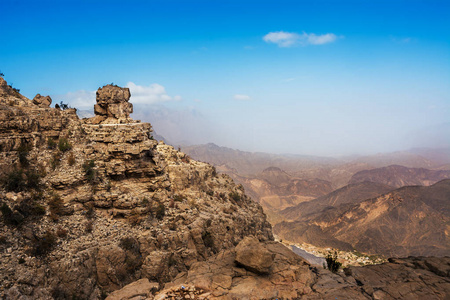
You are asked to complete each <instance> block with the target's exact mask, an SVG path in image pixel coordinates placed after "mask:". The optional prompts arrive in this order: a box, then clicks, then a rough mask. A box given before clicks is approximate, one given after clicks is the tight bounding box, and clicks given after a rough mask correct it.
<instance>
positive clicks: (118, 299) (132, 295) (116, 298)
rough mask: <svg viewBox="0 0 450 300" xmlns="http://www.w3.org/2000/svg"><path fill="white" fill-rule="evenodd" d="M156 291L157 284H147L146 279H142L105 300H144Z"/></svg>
mask: <svg viewBox="0 0 450 300" xmlns="http://www.w3.org/2000/svg"><path fill="white" fill-rule="evenodd" d="M158 289H159V284H158V283H157V282H149V281H148V279H147V278H143V279H139V280H138V281H135V282H132V283H130V284H129V285H126V286H124V287H123V288H122V289H120V290H117V291H114V292H112V293H111V294H109V296H108V297H106V300H126V299H136V298H137V297H142V298H145V297H149V296H150V295H151V292H152V290H158ZM142 298H139V299H142Z"/></svg>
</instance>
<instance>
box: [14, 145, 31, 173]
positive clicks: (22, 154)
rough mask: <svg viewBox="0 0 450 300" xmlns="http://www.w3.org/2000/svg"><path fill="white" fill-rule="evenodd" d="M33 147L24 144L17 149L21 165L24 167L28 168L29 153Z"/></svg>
mask: <svg viewBox="0 0 450 300" xmlns="http://www.w3.org/2000/svg"><path fill="white" fill-rule="evenodd" d="M30 150H31V147H29V146H28V145H27V144H26V143H24V142H22V143H21V144H20V146H19V148H17V156H18V157H19V163H20V165H21V166H22V167H24V168H25V167H28V165H29V162H28V153H29V152H30Z"/></svg>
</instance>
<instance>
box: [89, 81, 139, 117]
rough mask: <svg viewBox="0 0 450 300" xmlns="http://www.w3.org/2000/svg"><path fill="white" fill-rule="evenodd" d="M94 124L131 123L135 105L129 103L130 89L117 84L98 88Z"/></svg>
mask: <svg viewBox="0 0 450 300" xmlns="http://www.w3.org/2000/svg"><path fill="white" fill-rule="evenodd" d="M96 95H97V99H96V100H97V104H95V105H94V113H95V115H96V116H95V117H94V118H92V123H93V124H100V123H102V124H116V123H119V124H120V123H130V122H131V121H132V120H131V119H130V114H131V113H132V112H133V105H132V104H131V103H129V102H128V101H129V100H130V90H129V89H128V88H121V87H118V86H115V85H105V86H104V87H101V88H99V89H98V90H97V94H96Z"/></svg>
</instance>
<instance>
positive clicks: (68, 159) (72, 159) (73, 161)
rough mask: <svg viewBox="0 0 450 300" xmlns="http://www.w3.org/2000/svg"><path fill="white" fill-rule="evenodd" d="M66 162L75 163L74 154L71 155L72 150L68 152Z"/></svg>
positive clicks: (70, 164)
mask: <svg viewBox="0 0 450 300" xmlns="http://www.w3.org/2000/svg"><path fill="white" fill-rule="evenodd" d="M67 163H68V164H69V166H73V165H74V164H75V155H73V152H70V153H69V156H68V157H67Z"/></svg>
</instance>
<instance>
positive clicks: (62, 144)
mask: <svg viewBox="0 0 450 300" xmlns="http://www.w3.org/2000/svg"><path fill="white" fill-rule="evenodd" d="M58 149H59V151H61V152H66V151H69V150H70V149H72V145H71V144H70V143H69V140H68V139H67V138H66V137H61V138H59V141H58Z"/></svg>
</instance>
